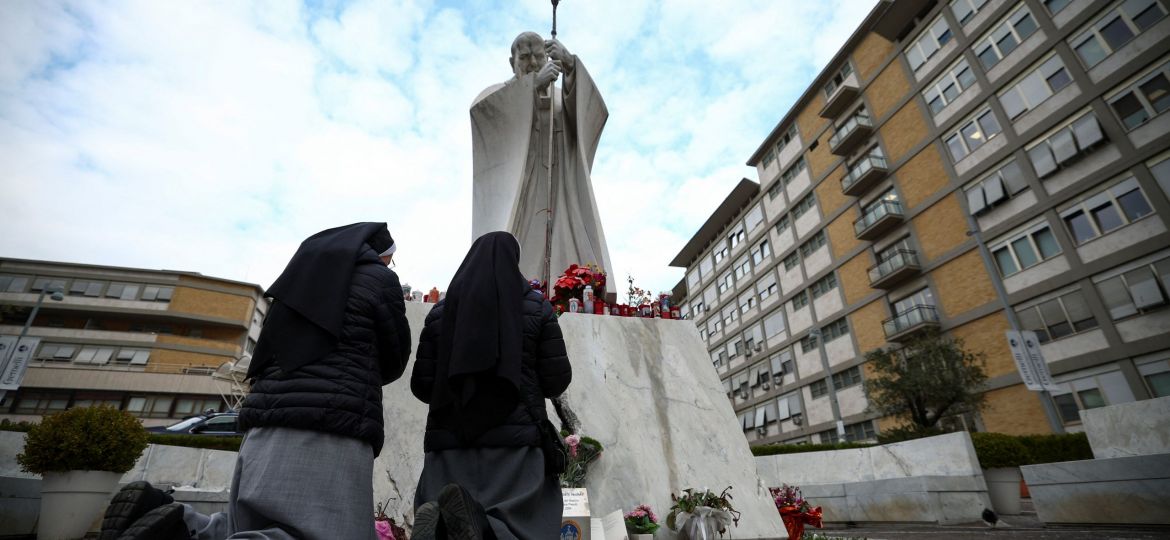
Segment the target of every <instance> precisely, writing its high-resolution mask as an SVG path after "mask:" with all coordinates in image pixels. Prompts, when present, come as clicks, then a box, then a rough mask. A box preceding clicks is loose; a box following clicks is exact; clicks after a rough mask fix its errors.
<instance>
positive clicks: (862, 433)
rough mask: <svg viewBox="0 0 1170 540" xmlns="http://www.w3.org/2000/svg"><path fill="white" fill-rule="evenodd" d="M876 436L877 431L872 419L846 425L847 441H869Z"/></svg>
mask: <svg viewBox="0 0 1170 540" xmlns="http://www.w3.org/2000/svg"><path fill="white" fill-rule="evenodd" d="M875 437H877V431H875V430H874V429H873V421H871V420H866V421H864V422H858V423H856V424H850V425H848V426H845V440H846V441H849V442H857V441H868V440H871V439H873V438H875Z"/></svg>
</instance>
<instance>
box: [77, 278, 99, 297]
mask: <svg viewBox="0 0 1170 540" xmlns="http://www.w3.org/2000/svg"><path fill="white" fill-rule="evenodd" d="M105 286H106V284H105V282H104V281H86V280H83V279H75V280H73V283H71V284H69V296H88V297H90V298H100V297H101V295H102V288H103V287H105Z"/></svg>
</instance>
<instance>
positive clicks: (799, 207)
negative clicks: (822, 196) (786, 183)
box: [792, 193, 817, 219]
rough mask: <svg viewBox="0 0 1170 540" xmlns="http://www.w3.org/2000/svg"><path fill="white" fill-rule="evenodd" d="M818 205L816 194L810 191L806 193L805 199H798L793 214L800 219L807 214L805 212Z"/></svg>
mask: <svg viewBox="0 0 1170 540" xmlns="http://www.w3.org/2000/svg"><path fill="white" fill-rule="evenodd" d="M816 206H817V198H816V196H815V195H814V194H812V193H809V194H808V195H805V197H804V198H803V199H801V200H800V201H798V202H797V203H796V206H793V207H792V216H793V217H795V218H797V219H800V216H803V215H804V214H805V212H808V211H809V210H812V209H813V208H815V207H816Z"/></svg>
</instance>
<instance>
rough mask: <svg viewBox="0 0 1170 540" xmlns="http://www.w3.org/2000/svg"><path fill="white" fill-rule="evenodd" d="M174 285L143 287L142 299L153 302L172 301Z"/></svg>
mask: <svg viewBox="0 0 1170 540" xmlns="http://www.w3.org/2000/svg"><path fill="white" fill-rule="evenodd" d="M174 291H175V288H174V287H160V286H157V285H147V286H145V287H144V288H143V289H142V299H143V300H149V301H151V302H170V301H171V296H173V295H174Z"/></svg>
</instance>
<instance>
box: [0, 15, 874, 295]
mask: <svg viewBox="0 0 1170 540" xmlns="http://www.w3.org/2000/svg"><path fill="white" fill-rule="evenodd" d="M874 3H875V0H834V1H826V2H796V1H784V2H749V1H736V2H709V1H706V0H703V1H700V0H677V1H672V2H628V1H617V0H596V1H590V2H564V3H562V4H561V6H560V9H559V11H558V15H559V21H558V24H559V30H560V37H561V38H562V40H563V41H564V43H565V44H566V45H567V46H568V47H569V48H570V50H572V51H573V52H575V53H577V54H578V55H579V56H580V58H581V59H582V61H583V62H585V64H586V65H587V66H588V68H589V70H590V73H591V74H592V75H593V76H594V78H595V80H596V81H597V84H598V86H599V87H600V89H601V92H602V94H603V96H604V98H605V100H606V103H607V105H608V106H609V109H610V118H609V122H608V124H607V126H606V131H605V134H604V135H603V137H602V143H601V147H600V148H599V151H598V154H597V161H596V163H595V165H594V171H593V174H594V189H595V191H596V197H597V200H598V204H599V206H600V211H601V215H602V219H603V223H604V226H605V230H606V235H607V238H608V241H609V245H610V249H611V251H612V255H613V258H614V267H615V272H616V273H617V274H618V276H615V280H614V282H615V283H617V284H622V283H624V281H625V276H626V275H627V274H629V275H633V276H634V277H635V278H636V279H637V281H638V284H639V285H640V286H642V287H649V288H651V289H653V290H662V291H665V290H669V289H670V288H671V287H673V285H674V284H675V283H676V282H677V281H678V280H679V278H680V277H681V275H682V271H681V270H680V269H673V268H669V267H667V266H666V265H667V263H668V262H669V261H670V259H671V258H673V256H674V254H675V253H677V251H678V250H679V249H681V247H682V246H683V245H684V244H685V243H686V241H687V240H688V239H689V238H690V237H691V235H692V234H693V233H694V231H695V230H696V229H697V228H698V227H699V225H700V224H701V223H702V222H703V221H704V220H705V219H706V217H707V216H708V215H709V214H710V212H711V211H712V210H713V209H714V208H715V206H716V205H718V204H719V202H720V201H721V200H722V199H723V198H724V196H726V194H727V192H728V191H729V190H730V189H731V187H733V186H734V185H735V184H736V183H737V182H738V181H739V179H740V178H742V177H748V178H752V179H755V173H754V171H752V170H751V169H749V168H748V167H746V166H744V165H743V162H744V161H746V159H747V157H748V156H749V155H750V154H751V153H752V152H753V151H754V150H755V148H756V147H757V146H758V145H759V144H760V142H761V141H762V139H763V137H764V136H766V135H767V133H768V132H770V131H771V129H772V127H773V126H774V125H775V123H776V122H777V121H778V120H779V118H781V117H782V116H783V115H784V114H785V113H786V112H787V108H788V107H790V106H791V104H792V103H793V101H795V99H796V97H797V96H798V95H799V94H800V92H802V91H803V90H804V88H805V87H806V86H807V85H808V83H809V81H811V79H812V77H813V76H814V75H815V73H816V72H817V71H818V70H819V69H820V68H821V66H822V65H823V64H824V63H825V62H827V61H828V59H829V58H830V57H831V56H832V55H833V54H834V53H835V52H836V50H837V48H838V47H839V46H840V45H841V44H842V43H843V42H844V40H845V39H846V37H847V36H848V34H849V33H851V32H852V30H853V28H855V27H856V25H857V24H858V23H860V21H861V19H862V17H864V15H865V14H866V13H867V12H868V11H869V9H870V8H871V7H872V6H873V4H874ZM549 8H550V6H549V3H548V2H546V1H544V0H524V1H522V2H498V1H488V0H472V1H468V2H462V3H459V2H449V1H439V2H435V1H427V0H385V1H366V0H359V1H355V2H334V1H322V2H313V3H310V4H304V5H302V4H297V3H295V2H286V1H278V0H266V1H264V2H252V3H239V2H223V3H199V4H182V3H180V4H173V3H157V2H118V3H109V4H105V3H97V2H85V3H74V2H54V1H48V0H46V1H44V2H4V3H0V163H3V166H0V188H2V189H3V190H4V193H5V194H6V196H5V197H3V198H0V229H2V230H3V231H5V234H3V235H0V254H3V255H4V256H8V257H20V258H32V259H48V260H62V261H76V262H84V263H94V264H109V265H117V266H135V267H146V268H169V269H181V270H189V271H197V272H202V273H204V274H208V275H213V276H218V277H225V278H230V279H238V280H243V281H249V282H254V283H259V284H261V285H268V284H270V283H271V282H272V280H273V279H274V278H275V277H276V275H277V274H279V272H280V271H281V270H282V269H283V267H284V264H285V263H286V262H287V259H288V257H289V256H290V255H291V253H292V251H293V250H295V248H296V246H297V244H298V243H299V242H300V240H301V239H303V238H304V237H306V236H308V235H310V234H312V233H314V232H316V231H318V230H321V229H324V228H327V227H331V226H336V225H338V224H341V223H349V222H354V221H365V220H378V221H388V222H389V223H390V225H391V229H392V231H393V233H394V235H395V237H396V239H398V241H399V243H400V244H401V246H402V251H401V252H400V254H399V261H400V264H399V266H398V270H399V273H400V274H401V275H402V277H403V280H404V281H405V282H409V283H411V284H413V285H415V286H417V287H421V288H427V289H429V288H430V287H431V286H433V285H438V286H440V287H442V286H443V285H444V284H445V283H447V281H449V279H450V277H451V275H452V274H453V273H454V270H455V268H456V267H457V266H458V264H459V261H460V260H461V259H462V256H463V253H464V251H465V250H466V247H467V246H468V245H469V243H470V240H471V239H470V238H469V235H470V230H471V217H470V208H471V145H470V126H469V121H468V112H467V109H468V106H469V104H470V102H471V100H472V98H473V97H474V96H475V95H476V94H478V93H479V91H480V90H482V89H483V88H484V87H486V86H488V85H490V84H493V83H496V82H499V81H502V80H504V79H506V78H507V77H508V76H509V75H510V73H509V70H508V67H507V63H506V59H507V56H508V46H509V44H510V43H511V41H512V38H513V37H514V36H515V34H516V33H518V32H519V31H521V30H526V29H535V30H537V31H540V32H542V33H546V32H547V30H548V24H549Z"/></svg>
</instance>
